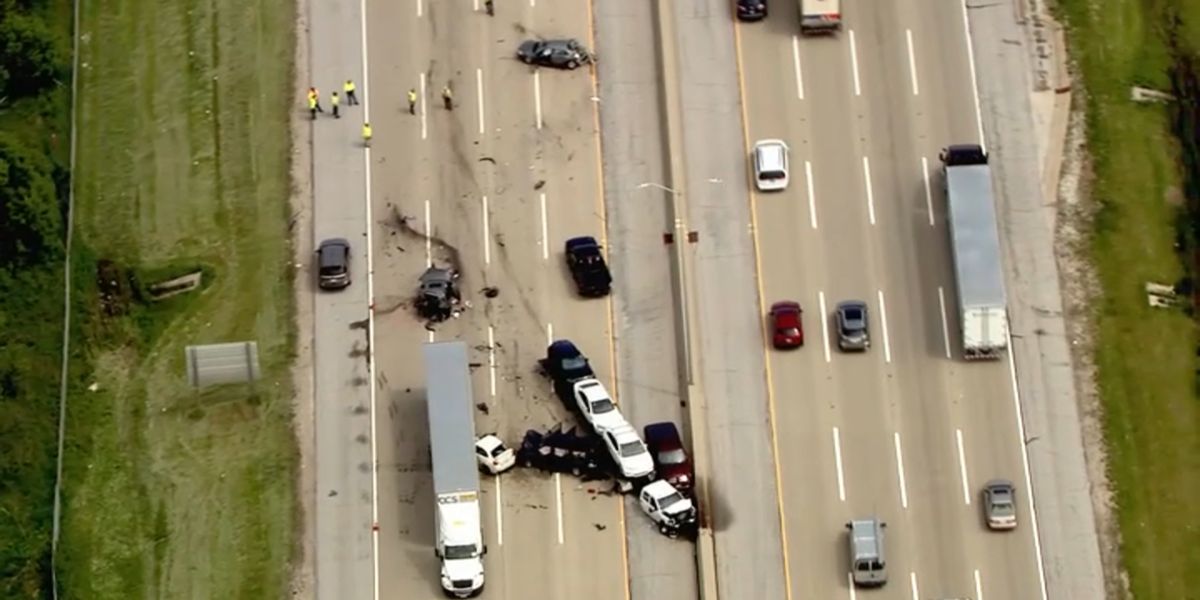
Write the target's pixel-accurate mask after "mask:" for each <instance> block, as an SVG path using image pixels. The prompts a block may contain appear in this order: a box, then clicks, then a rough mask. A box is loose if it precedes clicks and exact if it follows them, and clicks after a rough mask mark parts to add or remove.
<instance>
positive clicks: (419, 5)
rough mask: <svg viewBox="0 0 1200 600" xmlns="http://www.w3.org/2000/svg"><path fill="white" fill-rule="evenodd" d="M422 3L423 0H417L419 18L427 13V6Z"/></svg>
mask: <svg viewBox="0 0 1200 600" xmlns="http://www.w3.org/2000/svg"><path fill="white" fill-rule="evenodd" d="M421 4H422V0H417V18H418V19H419V18H421V17H422V16H424V15H425V8H424V7H423V6H421ZM364 14H365V13H364Z"/></svg>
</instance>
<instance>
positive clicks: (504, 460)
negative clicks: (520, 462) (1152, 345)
mask: <svg viewBox="0 0 1200 600" xmlns="http://www.w3.org/2000/svg"><path fill="white" fill-rule="evenodd" d="M475 460H476V462H478V463H479V469H480V470H481V471H484V472H486V473H491V474H492V475H499V474H501V473H503V472H505V471H507V470H509V469H511V468H513V466H514V465H516V464H517V454H516V452H513V449H512V448H509V447H508V446H506V445H504V442H503V441H501V440H500V438H499V437H497V436H496V434H494V433H489V434H486V435H483V436H481V437H480V438H479V439H478V440H476V441H475Z"/></svg>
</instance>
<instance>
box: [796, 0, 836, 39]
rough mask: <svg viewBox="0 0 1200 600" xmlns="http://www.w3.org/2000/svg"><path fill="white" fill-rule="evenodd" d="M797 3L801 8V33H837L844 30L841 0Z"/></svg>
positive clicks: (801, 0)
mask: <svg viewBox="0 0 1200 600" xmlns="http://www.w3.org/2000/svg"><path fill="white" fill-rule="evenodd" d="M797 3H798V4H799V8H800V33H803V34H805V35H814V34H816V35H819V34H824V33H836V32H837V31H838V30H840V29H841V28H842V2H841V0H797Z"/></svg>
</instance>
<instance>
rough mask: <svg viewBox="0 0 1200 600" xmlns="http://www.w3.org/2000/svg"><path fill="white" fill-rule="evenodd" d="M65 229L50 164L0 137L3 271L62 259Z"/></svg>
mask: <svg viewBox="0 0 1200 600" xmlns="http://www.w3.org/2000/svg"><path fill="white" fill-rule="evenodd" d="M62 227H63V223H62V211H61V210H60V209H59V203H58V198H57V197H56V196H55V193H54V181H53V179H52V177H51V166H50V161H49V160H48V159H47V158H46V157H45V155H43V154H42V153H40V152H37V151H35V150H33V149H31V148H27V147H25V146H22V145H21V144H20V143H19V142H18V141H17V140H16V139H15V138H13V137H11V136H8V135H2V134H0V268H3V269H5V270H9V271H11V270H13V269H19V268H22V267H29V266H34V265H39V264H44V263H45V262H47V261H50V260H55V259H58V258H60V257H62V254H63V231H62Z"/></svg>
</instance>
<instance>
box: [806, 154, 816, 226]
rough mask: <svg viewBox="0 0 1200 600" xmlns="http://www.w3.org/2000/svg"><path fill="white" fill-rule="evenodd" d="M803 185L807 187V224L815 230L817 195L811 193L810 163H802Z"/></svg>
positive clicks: (811, 176)
mask: <svg viewBox="0 0 1200 600" xmlns="http://www.w3.org/2000/svg"><path fill="white" fill-rule="evenodd" d="M804 183H805V184H806V185H807V186H808V223H809V224H810V225H812V228H813V229H816V228H817V195H816V194H815V193H814V192H813V175H812V163H810V162H808V161H807V160H806V161H804Z"/></svg>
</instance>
